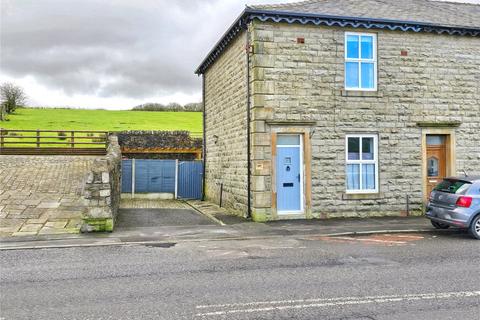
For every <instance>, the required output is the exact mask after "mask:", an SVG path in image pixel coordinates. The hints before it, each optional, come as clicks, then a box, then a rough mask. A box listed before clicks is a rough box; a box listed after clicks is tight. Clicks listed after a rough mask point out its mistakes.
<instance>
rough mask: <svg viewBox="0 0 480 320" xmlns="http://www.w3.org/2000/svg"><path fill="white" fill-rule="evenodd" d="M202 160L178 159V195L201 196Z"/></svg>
mask: <svg viewBox="0 0 480 320" xmlns="http://www.w3.org/2000/svg"><path fill="white" fill-rule="evenodd" d="M202 174H203V163H202V161H180V162H179V163H178V195H177V196H178V197H179V198H182V199H201V198H202Z"/></svg>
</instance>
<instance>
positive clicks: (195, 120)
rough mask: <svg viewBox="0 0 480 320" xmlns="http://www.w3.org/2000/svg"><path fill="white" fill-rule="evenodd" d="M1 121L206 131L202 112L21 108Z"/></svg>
mask: <svg viewBox="0 0 480 320" xmlns="http://www.w3.org/2000/svg"><path fill="white" fill-rule="evenodd" d="M8 119H9V121H3V122H0V127H1V128H5V129H40V130H102V131H122V130H186V131H191V132H201V131H202V113H201V112H147V111H107V110H85V109H80V110H79V109H33V108H32V109H23V108H22V109H18V110H17V111H16V112H15V114H12V115H9V117H8Z"/></svg>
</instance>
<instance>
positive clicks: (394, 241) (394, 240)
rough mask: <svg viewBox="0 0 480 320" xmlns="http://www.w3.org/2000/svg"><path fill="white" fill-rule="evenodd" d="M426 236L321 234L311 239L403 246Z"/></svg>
mask: <svg viewBox="0 0 480 320" xmlns="http://www.w3.org/2000/svg"><path fill="white" fill-rule="evenodd" d="M424 238H425V237H424V236H422V235H418V234H408V235H405V234H394V233H387V234H372V235H367V236H331V237H326V236H320V237H310V238H308V239H309V240H321V241H330V242H339V243H361V244H367V245H383V246H403V245H408V244H409V245H415V244H414V242H415V241H420V240H423V239H424Z"/></svg>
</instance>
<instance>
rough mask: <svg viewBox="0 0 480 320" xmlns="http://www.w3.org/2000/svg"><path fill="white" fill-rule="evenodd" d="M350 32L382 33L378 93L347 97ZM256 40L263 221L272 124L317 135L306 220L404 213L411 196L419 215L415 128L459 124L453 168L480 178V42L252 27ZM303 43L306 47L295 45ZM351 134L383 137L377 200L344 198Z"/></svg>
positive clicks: (258, 199)
mask: <svg viewBox="0 0 480 320" xmlns="http://www.w3.org/2000/svg"><path fill="white" fill-rule="evenodd" d="M346 31H354V32H368V33H372V32H373V33H376V34H377V40H378V91H377V92H373V93H357V94H352V93H348V92H345V91H344V90H343V89H344V34H345V32H346ZM251 37H252V40H253V44H254V52H255V53H254V55H253V57H252V61H253V65H252V69H251V72H252V79H251V80H252V88H253V92H252V102H253V112H252V114H253V123H252V128H253V130H254V131H253V137H252V140H253V141H254V143H255V147H254V149H253V153H254V157H255V160H254V164H253V167H254V168H260V169H259V170H258V171H255V173H254V177H253V182H254V183H255V186H256V187H255V188H256V189H255V193H254V203H253V205H254V214H256V218H257V219H258V220H269V219H274V215H273V212H272V209H271V205H272V203H271V183H270V182H271V162H270V161H271V152H270V150H271V146H270V143H271V141H270V136H271V132H272V131H274V130H275V126H273V125H269V122H270V123H272V122H275V121H277V122H278V121H285V122H288V121H291V122H292V123H294V122H295V121H296V122H301V121H314V123H316V125H313V126H312V127H311V128H309V130H310V132H312V133H313V132H314V133H313V135H312V146H311V147H312V158H311V161H312V162H311V163H312V164H311V169H312V212H311V215H310V217H316V218H318V217H322V218H328V217H349V216H355V217H356V216H362V217H363V216H374V215H400V214H402V212H403V211H404V210H405V208H406V197H407V195H408V196H409V197H410V201H411V204H410V205H411V209H412V210H414V211H417V212H418V211H420V210H421V209H422V202H423V192H422V183H423V179H422V130H424V129H423V128H422V127H420V126H419V125H418V123H419V122H424V123H427V122H428V123H432V126H438V125H442V123H444V124H445V123H448V122H460V123H461V124H460V126H459V127H458V128H451V129H452V130H453V131H454V132H455V134H456V167H457V169H458V170H461V169H465V170H467V171H469V172H476V173H480V135H479V134H478V130H479V127H480V85H479V83H480V51H479V48H480V38H478V37H477V38H474V37H469V36H468V37H467V36H465V37H461V36H450V35H437V34H431V33H413V32H394V31H386V30H361V29H351V30H349V29H342V28H330V27H318V26H305V25H299V24H298V25H297V24H291V25H290V24H283V23H282V24H273V23H260V22H254V23H253V27H252V36H251ZM297 37H303V38H305V43H304V44H300V43H297V41H296V39H297ZM401 50H406V51H407V52H408V55H407V56H402V55H401V54H400V52H401ZM224 68H226V67H224ZM217 108H218V109H217V110H219V109H220V108H219V106H217ZM222 108H223V109H225V110H227V109H228V108H229V107H228V106H226V105H225V106H222ZM292 128H293V129H295V128H294V127H292ZM313 130H314V131H313ZM348 133H376V134H378V136H379V158H380V159H379V175H380V179H379V182H380V193H379V194H378V195H376V196H375V197H371V198H368V197H367V198H363V199H355V200H352V199H350V200H347V199H346V198H348V197H346V196H345V189H346V183H345V135H346V134H348Z"/></svg>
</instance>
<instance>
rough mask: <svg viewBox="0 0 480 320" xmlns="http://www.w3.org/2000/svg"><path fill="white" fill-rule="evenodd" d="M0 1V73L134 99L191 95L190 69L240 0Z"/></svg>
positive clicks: (195, 83)
mask: <svg viewBox="0 0 480 320" xmlns="http://www.w3.org/2000/svg"><path fill="white" fill-rule="evenodd" d="M247 1H248V0H247ZM250 2H252V1H250ZM253 2H258V1H257V0H254V1H253ZM267 2H271V1H267ZM0 3H1V30H0V32H1V33H0V36H1V52H0V62H1V72H2V73H5V74H6V75H8V76H11V77H16V78H21V77H24V76H32V77H34V78H35V79H36V81H38V82H39V83H41V84H43V85H45V86H47V87H48V88H50V89H60V90H63V91H64V92H65V93H66V94H68V95H72V94H74V93H76V94H86V95H96V96H101V97H118V96H123V97H129V98H140V99H143V98H148V97H151V96H159V95H160V96H161V95H169V94H174V93H179V92H180V93H185V94H192V93H198V92H199V91H200V85H201V84H200V79H199V78H198V77H197V76H196V75H194V74H193V72H194V70H195V68H196V67H197V65H198V64H199V63H200V62H201V60H202V58H203V57H204V56H205V55H206V53H207V52H208V51H209V49H210V48H211V46H212V45H213V44H214V43H215V42H216V40H218V38H219V37H220V35H221V34H222V33H223V32H224V31H225V30H226V28H227V26H228V25H230V23H231V22H232V21H233V19H234V18H235V17H236V16H237V15H238V14H239V13H240V11H241V10H242V9H243V1H241V0H231V1H222V0H181V1H168V0H135V1H132V0H41V1H39V0H1V1H0Z"/></svg>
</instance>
